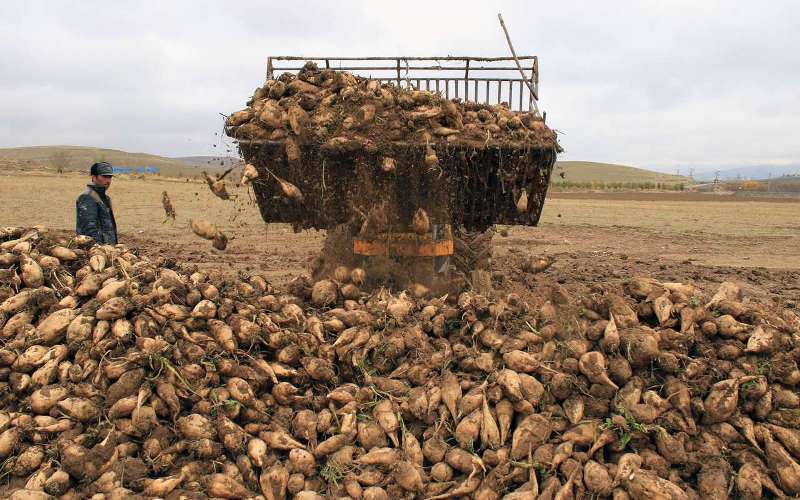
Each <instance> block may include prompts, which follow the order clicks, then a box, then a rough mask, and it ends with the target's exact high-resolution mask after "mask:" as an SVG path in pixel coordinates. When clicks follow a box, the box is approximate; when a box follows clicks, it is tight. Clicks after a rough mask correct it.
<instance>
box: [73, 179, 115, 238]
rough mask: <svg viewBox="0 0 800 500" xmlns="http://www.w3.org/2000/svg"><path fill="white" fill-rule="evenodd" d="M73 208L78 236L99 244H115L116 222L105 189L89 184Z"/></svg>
mask: <svg viewBox="0 0 800 500" xmlns="http://www.w3.org/2000/svg"><path fill="white" fill-rule="evenodd" d="M75 206H76V208H77V228H76V230H77V232H78V234H83V235H86V236H91V237H92V238H94V240H95V241H96V242H97V243H100V244H110V245H116V244H117V222H116V221H115V220H114V210H113V209H112V207H111V198H109V197H108V195H106V188H105V187H103V186H95V185H94V184H89V185H88V186H87V188H86V191H84V192H83V193H81V195H80V196H78V201H77V202H76V203H75Z"/></svg>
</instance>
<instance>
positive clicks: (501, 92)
mask: <svg viewBox="0 0 800 500" xmlns="http://www.w3.org/2000/svg"><path fill="white" fill-rule="evenodd" d="M517 60H518V61H519V62H520V64H522V65H523V66H524V67H527V68H528V69H527V70H526V71H529V72H530V75H528V74H527V73H526V75H525V76H526V79H523V78H522V76H521V75H520V72H519V69H518V68H517V66H516V65H515V62H514V58H512V57H471V56H443V57H302V56H271V57H268V58H267V79H268V80H269V79H273V78H275V76H276V74H278V75H279V74H280V73H283V72H296V71H299V70H300V69H301V68H302V67H303V63H305V62H306V61H313V62H315V63H317V65H318V66H319V67H320V68H330V69H335V70H342V71H349V72H351V73H353V74H356V75H358V76H362V77H365V78H370V79H373V80H378V81H380V82H382V83H390V84H394V85H397V86H399V87H402V88H413V89H416V90H427V91H431V92H436V93H439V94H441V95H442V97H444V98H445V99H452V98H461V99H463V100H468V101H475V102H480V103H484V104H499V103H501V102H505V103H507V104H508V105H509V107H510V108H511V110H513V111H531V110H535V109H536V106H535V104H534V103H535V102H538V99H539V59H538V57H536V56H521V57H517Z"/></svg>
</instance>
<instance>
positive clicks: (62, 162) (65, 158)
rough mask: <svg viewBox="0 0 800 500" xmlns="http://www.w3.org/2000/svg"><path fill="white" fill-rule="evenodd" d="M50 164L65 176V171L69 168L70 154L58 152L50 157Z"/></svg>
mask: <svg viewBox="0 0 800 500" xmlns="http://www.w3.org/2000/svg"><path fill="white" fill-rule="evenodd" d="M50 163H52V164H53V166H54V167H56V170H58V173H59V174H63V173H64V170H65V169H66V168H67V167H69V154H67V152H66V151H56V152H55V153H53V156H51V157H50Z"/></svg>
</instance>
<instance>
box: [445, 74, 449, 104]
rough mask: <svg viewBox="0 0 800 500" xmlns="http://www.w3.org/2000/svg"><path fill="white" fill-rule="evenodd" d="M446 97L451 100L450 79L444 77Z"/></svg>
mask: <svg viewBox="0 0 800 500" xmlns="http://www.w3.org/2000/svg"><path fill="white" fill-rule="evenodd" d="M444 98H445V99H447V100H450V80H449V79H447V78H445V79H444Z"/></svg>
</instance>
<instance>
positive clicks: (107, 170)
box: [90, 161, 114, 175]
mask: <svg viewBox="0 0 800 500" xmlns="http://www.w3.org/2000/svg"><path fill="white" fill-rule="evenodd" d="M90 172H91V174H92V175H114V168H113V167H112V166H111V164H110V163H107V162H104V161H101V162H97V163H94V164H92V168H91V169H90Z"/></svg>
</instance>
